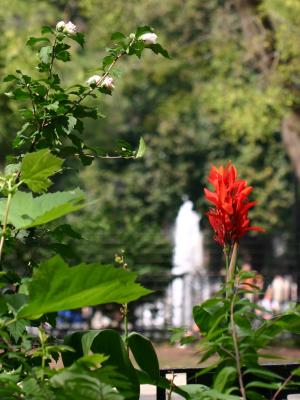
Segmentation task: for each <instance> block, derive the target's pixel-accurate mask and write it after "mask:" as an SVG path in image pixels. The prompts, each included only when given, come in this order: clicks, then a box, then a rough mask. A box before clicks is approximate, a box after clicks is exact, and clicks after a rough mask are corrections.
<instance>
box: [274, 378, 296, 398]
mask: <svg viewBox="0 0 300 400" xmlns="http://www.w3.org/2000/svg"><path fill="white" fill-rule="evenodd" d="M293 376H294V374H293V373H291V374H290V375H289V376H288V377H287V378H286V380H285V381H284V382H283V383H282V385H281V386H280V387H279V388H278V389H277V390H276V392H275V394H274V396H273V397H272V399H271V400H276V398H277V396H278V395H279V394H280V392H281V391H282V390H283V389H284V388H285V387H286V385H287V384H288V383H289V381H290V380H291V379H292V377H293Z"/></svg>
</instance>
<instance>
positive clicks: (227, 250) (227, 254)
mask: <svg viewBox="0 0 300 400" xmlns="http://www.w3.org/2000/svg"><path fill="white" fill-rule="evenodd" d="M223 253H224V256H225V266H226V272H225V293H226V298H228V296H229V292H228V270H229V255H230V247H229V246H224V248H223Z"/></svg>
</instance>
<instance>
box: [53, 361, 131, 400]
mask: <svg viewBox="0 0 300 400" xmlns="http://www.w3.org/2000/svg"><path fill="white" fill-rule="evenodd" d="M50 384H51V386H52V388H54V390H55V389H56V391H55V399H57V400H74V399H85V400H95V399H97V400H123V399H124V397H123V396H121V395H120V394H119V393H117V392H116V391H115V389H113V388H112V387H111V386H109V385H106V384H104V383H102V382H100V380H99V379H98V377H97V376H96V375H95V373H93V372H92V371H88V370H84V369H83V368H80V369H78V368H77V369H74V370H70V369H68V370H62V371H61V372H59V373H58V374H56V375H54V376H53V377H52V378H51V379H50Z"/></svg>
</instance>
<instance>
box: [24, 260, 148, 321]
mask: <svg viewBox="0 0 300 400" xmlns="http://www.w3.org/2000/svg"><path fill="white" fill-rule="evenodd" d="M136 277H137V275H136V273H134V272H127V271H124V270H123V269H118V268H115V267H113V266H111V265H101V264H96V263H95V264H79V265H77V266H75V267H72V268H70V267H69V266H68V265H67V264H66V263H65V262H64V261H63V259H62V258H61V257H59V256H55V257H53V258H51V259H50V260H48V261H46V262H44V263H43V264H41V265H40V267H39V268H38V269H36V270H35V271H34V273H33V277H32V281H31V282H30V284H29V301H28V304H27V305H25V306H24V307H23V308H22V309H21V310H20V311H19V313H18V317H19V318H28V319H37V318H39V317H40V316H42V315H43V314H46V313H49V312H53V311H59V310H73V309H76V308H81V307H86V306H94V305H98V304H106V303H119V304H123V303H128V302H130V301H133V300H136V299H138V298H140V297H141V296H144V295H146V294H149V293H151V291H150V290H147V289H145V288H143V287H142V286H141V285H140V284H138V283H136V282H135V280H136Z"/></svg>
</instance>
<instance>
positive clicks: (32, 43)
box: [26, 37, 50, 47]
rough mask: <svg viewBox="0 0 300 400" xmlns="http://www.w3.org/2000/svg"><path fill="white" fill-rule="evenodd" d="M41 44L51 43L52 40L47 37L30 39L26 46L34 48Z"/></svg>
mask: <svg viewBox="0 0 300 400" xmlns="http://www.w3.org/2000/svg"><path fill="white" fill-rule="evenodd" d="M40 42H48V43H50V40H49V39H48V38H46V37H30V38H29V39H28V40H27V42H26V45H27V46H31V47H32V46H34V45H35V44H36V43H40Z"/></svg>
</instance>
